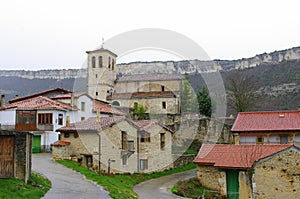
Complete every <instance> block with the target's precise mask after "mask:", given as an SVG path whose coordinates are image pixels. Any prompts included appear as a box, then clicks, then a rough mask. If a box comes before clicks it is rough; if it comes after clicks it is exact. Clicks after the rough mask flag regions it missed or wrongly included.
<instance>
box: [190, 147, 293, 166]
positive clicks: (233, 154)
mask: <svg viewBox="0 0 300 199" xmlns="http://www.w3.org/2000/svg"><path fill="white" fill-rule="evenodd" d="M292 146H293V145H284V144H281V145H229V144H203V145H202V146H201V148H200V150H199V153H198V155H197V156H196V158H195V159H194V163H197V164H199V165H213V166H215V167H221V168H231V169H249V168H251V167H252V165H253V164H254V163H255V162H256V161H258V160H260V159H262V158H265V157H268V156H270V155H273V154H275V153H278V152H280V151H282V150H285V149H288V148H290V147H292Z"/></svg>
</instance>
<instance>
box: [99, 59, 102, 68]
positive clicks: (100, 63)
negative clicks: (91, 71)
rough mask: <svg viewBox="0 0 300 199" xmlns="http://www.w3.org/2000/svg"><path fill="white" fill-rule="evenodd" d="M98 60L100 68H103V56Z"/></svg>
mask: <svg viewBox="0 0 300 199" xmlns="http://www.w3.org/2000/svg"><path fill="white" fill-rule="evenodd" d="M98 59H99V67H100V68H102V56H99V57H98Z"/></svg>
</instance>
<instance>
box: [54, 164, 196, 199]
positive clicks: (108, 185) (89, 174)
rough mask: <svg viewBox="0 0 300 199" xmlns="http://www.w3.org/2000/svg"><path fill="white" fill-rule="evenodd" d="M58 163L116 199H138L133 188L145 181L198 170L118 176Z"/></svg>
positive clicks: (184, 167)
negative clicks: (99, 186)
mask: <svg viewBox="0 0 300 199" xmlns="http://www.w3.org/2000/svg"><path fill="white" fill-rule="evenodd" d="M57 162H58V163H60V164H62V165H64V166H66V167H68V168H71V169H73V170H75V171H77V172H79V173H81V174H82V175H84V176H86V178H87V179H89V180H92V181H94V182H96V183H97V184H99V185H101V186H102V187H103V188H104V189H105V190H107V191H108V192H109V195H110V196H111V197H112V198H115V199H128V198H138V196H137V194H136V193H135V192H134V191H133V186H134V185H136V184H139V183H141V182H143V181H146V180H150V179H153V178H158V177H161V176H165V175H170V174H173V173H178V172H182V171H187V170H191V169H194V168H196V165H195V164H193V163H190V164H188V165H186V166H183V167H180V168H175V169H169V170H166V171H162V172H154V173H150V174H137V173H135V174H116V175H104V174H102V175H100V176H99V175H98V174H97V173H95V172H94V171H91V170H89V169H88V168H86V167H83V166H79V165H78V164H77V163H76V162H74V161H71V160H57Z"/></svg>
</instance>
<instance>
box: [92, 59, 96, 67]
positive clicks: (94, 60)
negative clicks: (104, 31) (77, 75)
mask: <svg viewBox="0 0 300 199" xmlns="http://www.w3.org/2000/svg"><path fill="white" fill-rule="evenodd" d="M92 67H93V68H95V67H96V58H95V57H92Z"/></svg>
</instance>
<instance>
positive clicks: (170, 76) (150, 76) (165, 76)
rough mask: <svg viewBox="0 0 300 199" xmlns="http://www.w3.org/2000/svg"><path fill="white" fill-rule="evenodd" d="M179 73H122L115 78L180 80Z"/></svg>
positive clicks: (124, 79) (120, 79) (130, 80)
mask: <svg viewBox="0 0 300 199" xmlns="http://www.w3.org/2000/svg"><path fill="white" fill-rule="evenodd" d="M181 79H182V76H181V75H180V74H172V73H153V74H151V73H148V74H135V75H124V76H121V77H119V78H118V79H117V82H132V81H168V80H181Z"/></svg>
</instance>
